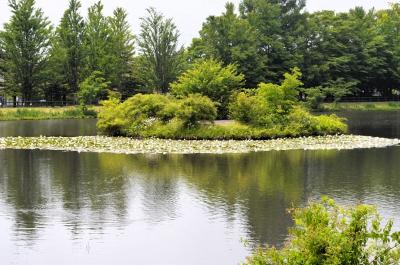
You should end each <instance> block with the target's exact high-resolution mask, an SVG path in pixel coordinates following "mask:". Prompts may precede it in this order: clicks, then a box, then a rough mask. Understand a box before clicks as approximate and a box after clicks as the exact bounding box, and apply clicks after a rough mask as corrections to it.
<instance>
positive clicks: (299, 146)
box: [0, 135, 400, 154]
mask: <svg viewBox="0 0 400 265" xmlns="http://www.w3.org/2000/svg"><path fill="white" fill-rule="evenodd" d="M399 143H400V140H398V139H386V138H376V137H369V136H353V135H336V136H319V137H303V138H287V139H275V140H266V141H261V140H244V141H236V140H229V141H211V140H164V139H133V138H126V137H103V136H83V137H5V138H0V149H28V150H35V149H37V150H59V151H75V152H97V153H121V154H167V153H175V154H194V153H248V152H264V151H281V150H345V149H356V148H383V147H388V146H393V145H397V144H399Z"/></svg>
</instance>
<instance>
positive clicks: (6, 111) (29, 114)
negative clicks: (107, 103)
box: [0, 106, 98, 121]
mask: <svg viewBox="0 0 400 265" xmlns="http://www.w3.org/2000/svg"><path fill="white" fill-rule="evenodd" d="M97 112H98V107H88V108H87V109H83V108H82V107H81V106H69V107H37V108H30V107H26V108H25V107H24V108H0V121H18V120H68V119H91V118H96V117H97Z"/></svg>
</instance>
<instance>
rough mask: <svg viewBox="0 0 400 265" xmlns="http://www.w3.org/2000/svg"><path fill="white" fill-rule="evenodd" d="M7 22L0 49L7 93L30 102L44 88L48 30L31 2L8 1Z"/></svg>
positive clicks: (47, 24)
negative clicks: (9, 13) (8, 12)
mask: <svg viewBox="0 0 400 265" xmlns="http://www.w3.org/2000/svg"><path fill="white" fill-rule="evenodd" d="M9 6H10V9H11V11H12V17H11V20H10V21H9V22H8V23H5V24H4V30H3V31H2V32H1V34H0V46H1V49H2V51H3V52H4V57H5V58H4V60H3V62H2V63H3V69H5V74H4V78H5V83H6V86H7V92H8V94H9V95H10V96H13V97H14V99H15V97H16V96H22V98H23V100H24V101H29V100H32V99H33V97H34V96H35V95H37V94H38V93H39V92H40V91H39V90H40V89H41V88H42V87H43V86H44V81H45V79H46V77H45V74H44V73H45V67H46V63H47V59H48V50H49V47H50V41H49V36H50V34H51V26H50V23H49V21H48V19H47V18H46V17H45V16H44V15H43V12H42V10H41V9H39V8H36V7H35V0H9Z"/></svg>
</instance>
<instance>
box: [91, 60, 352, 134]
mask: <svg viewBox="0 0 400 265" xmlns="http://www.w3.org/2000/svg"><path fill="white" fill-rule="evenodd" d="M196 65H197V66H196V67H195V68H194V69H191V70H189V71H188V73H186V74H184V75H183V77H181V78H180V79H179V80H180V83H176V84H174V85H173V89H174V90H173V91H174V92H176V93H177V94H178V95H179V97H173V96H172V95H162V94H149V95H142V94H138V95H135V96H133V97H131V98H129V99H127V100H126V101H125V102H123V103H120V102H119V100H118V99H110V100H108V101H105V102H103V108H102V110H101V112H100V114H99V122H98V128H99V130H100V131H101V132H103V133H105V134H108V135H124V136H133V137H159V138H172V139H270V138H276V137H287V136H294V137H295V136H307V135H326V134H341V133H344V132H346V130H347V126H346V125H345V124H344V123H343V121H342V120H341V119H340V118H338V117H336V116H335V115H331V116H324V115H322V116H313V115H311V114H310V113H309V112H308V111H307V110H305V109H304V108H303V107H302V106H301V104H300V103H299V100H298V97H297V94H298V90H299V89H300V87H301V85H302V83H301V81H300V80H299V78H300V77H301V73H300V72H299V70H298V69H293V71H292V73H286V74H285V79H284V81H283V82H282V83H281V84H280V85H276V84H265V83H261V84H260V85H259V86H258V89H256V90H251V91H245V92H235V93H234V94H233V95H232V96H231V98H230V103H229V110H230V116H231V118H232V119H233V120H235V122H229V123H228V124H225V125H219V124H217V125H215V124H213V121H214V120H215V119H216V118H217V115H218V112H217V105H221V104H224V103H225V104H227V103H228V99H227V100H226V101H220V102H221V103H218V102H213V101H212V100H211V99H210V98H209V97H207V96H205V95H211V96H214V98H217V99H219V100H221V99H223V96H225V95H227V94H231V92H229V89H228V88H229V87H230V86H229V85H231V84H232V80H237V81H240V80H241V77H240V76H237V75H236V74H233V72H232V71H230V70H231V69H230V68H229V67H227V68H223V67H221V65H219V64H218V63H216V62H214V61H204V62H200V63H198V64H196ZM214 68H215V69H214ZM198 69H201V71H200V72H197V71H198ZM207 69H208V70H207ZM215 70H217V71H215ZM225 71H227V72H226V73H229V74H228V75H225V74H221V73H225ZM193 73H194V74H193ZM219 75H220V76H219ZM203 81H204V84H207V83H209V85H208V86H207V85H204V84H203ZM214 81H216V82H214ZM220 82H221V83H220ZM224 83H226V84H225V85H222V84H224ZM214 85H215V86H214ZM227 85H228V86H227ZM233 87H235V86H233ZM209 88H215V90H210V89H209ZM220 90H222V91H223V93H220ZM190 92H193V93H195V92H199V93H197V94H190ZM200 93H201V94H200ZM219 114H220V115H221V112H220V113H219Z"/></svg>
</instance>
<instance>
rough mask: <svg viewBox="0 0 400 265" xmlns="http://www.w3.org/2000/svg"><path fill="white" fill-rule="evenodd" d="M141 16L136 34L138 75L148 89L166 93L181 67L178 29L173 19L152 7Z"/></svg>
mask: <svg viewBox="0 0 400 265" xmlns="http://www.w3.org/2000/svg"><path fill="white" fill-rule="evenodd" d="M147 12H148V16H147V17H144V18H142V19H141V21H142V22H141V25H140V27H141V31H140V35H139V40H138V44H139V50H140V53H141V54H140V62H139V64H138V65H139V69H138V70H139V76H140V79H141V81H142V82H143V83H144V84H145V86H146V88H147V89H149V90H155V91H159V92H161V93H166V92H168V90H169V84H170V83H171V82H173V81H174V80H175V79H176V77H177V75H178V73H179V68H180V59H181V54H182V52H181V49H179V48H178V45H179V44H178V38H179V32H178V30H177V28H176V26H175V24H174V23H173V21H172V19H166V18H165V17H164V16H163V15H162V14H160V13H158V12H157V11H156V10H155V9H154V8H149V9H147Z"/></svg>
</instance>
